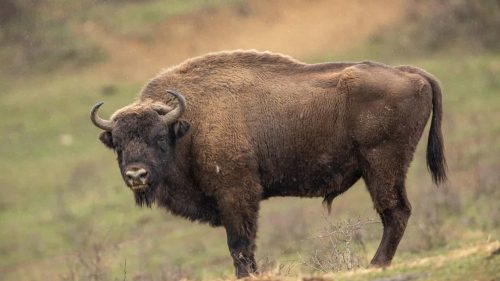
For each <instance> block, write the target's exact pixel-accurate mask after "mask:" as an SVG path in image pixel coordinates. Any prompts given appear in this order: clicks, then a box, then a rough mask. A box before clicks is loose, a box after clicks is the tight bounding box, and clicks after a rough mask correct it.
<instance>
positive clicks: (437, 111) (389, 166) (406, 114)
mask: <svg viewBox="0 0 500 281" xmlns="http://www.w3.org/2000/svg"><path fill="white" fill-rule="evenodd" d="M101 105H102V103H98V104H96V105H95V106H94V107H93V108H92V111H91V120H92V122H93V123H94V124H95V125H96V126H97V127H99V128H100V129H102V130H104V131H103V132H102V133H101V134H100V136H99V139H100V140H101V141H102V142H103V143H104V145H106V146H107V147H109V148H111V149H114V150H115V151H116V154H117V156H118V165H119V166H120V170H121V174H122V176H123V179H124V181H125V183H126V184H127V185H128V186H129V187H130V189H132V191H133V193H134V196H135V201H136V203H137V204H138V205H139V206H143V205H146V206H151V205H152V204H153V203H156V204H158V205H159V206H160V207H164V208H165V209H167V210H169V211H170V212H172V213H173V214H175V215H179V216H182V217H185V218H187V219H189V220H193V221H200V222H206V223H208V224H210V225H212V226H224V227H225V229H226V232H227V242H228V246H229V251H230V253H231V256H232V258H233V260H234V266H235V268H236V275H237V276H238V277H242V276H247V275H248V274H249V273H252V272H255V271H256V264H255V259H254V251H255V237H256V232H257V217H258V211H259V202H260V201H261V200H264V199H267V198H269V197H273V196H299V197H323V198H324V202H325V203H326V205H327V206H328V207H329V206H330V204H331V202H332V200H333V199H334V198H335V197H336V196H338V195H339V194H341V193H343V192H345V191H346V190H347V189H349V187H351V186H352V185H353V184H354V183H355V182H356V181H358V180H359V179H360V178H363V180H364V182H365V183H366V186H367V188H368V191H369V192H370V195H371V198H372V200H373V203H374V206H375V209H376V210H377V212H378V213H379V215H380V217H381V219H382V223H383V226H384V231H383V236H382V241H381V243H380V246H379V248H378V250H377V252H376V254H375V256H374V257H373V259H372V261H371V264H372V265H375V266H387V265H389V264H390V262H391V260H392V258H393V256H394V254H395V252H396V248H397V246H398V244H399V241H400V240H401V237H402V236H403V233H404V230H405V227H406V223H407V221H408V218H409V217H410V213H411V206H410V202H409V201H408V198H407V196H406V191H405V175H406V172H407V170H408V166H409V164H410V162H411V160H412V157H413V153H414V151H415V147H416V146H417V143H418V141H419V139H420V137H421V135H422V132H423V130H424V127H425V124H426V122H427V119H428V118H429V115H430V113H431V111H432V121H431V126H430V133H429V139H428V144H427V164H428V167H429V169H430V171H431V173H432V177H433V180H434V182H436V183H437V184H439V183H441V182H443V181H445V180H446V174H445V166H446V165H445V157H444V150H443V137H442V134H441V116H442V110H441V90H440V87H439V84H438V82H437V80H436V78H434V77H433V76H432V75H431V74H429V73H427V72H425V71H424V70H421V69H419V68H415V67H411V66H398V67H391V66H387V65H384V64H380V63H374V62H361V63H322V64H305V63H301V62H299V61H296V60H294V59H292V58H289V57H286V56H283V55H279V54H272V53H268V52H264V53H261V52H255V51H234V52H221V53H214V54H208V55H205V56H202V57H197V58H194V59H190V60H187V61H186V62H184V63H182V64H180V65H177V66H175V67H172V68H170V69H167V70H165V71H163V72H162V73H161V74H159V75H158V76H157V77H155V78H153V79H152V80H151V81H149V83H147V84H146V86H145V87H144V88H143V89H142V91H141V94H140V95H139V98H138V100H137V101H135V102H134V103H132V104H130V105H128V106H126V107H124V108H121V109H119V110H118V111H116V112H115V113H114V114H113V115H112V116H111V118H110V119H109V120H104V119H102V118H100V117H99V116H98V115H97V111H98V109H99V107H100V106H101Z"/></svg>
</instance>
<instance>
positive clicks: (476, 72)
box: [0, 1, 500, 280]
mask: <svg viewBox="0 0 500 281" xmlns="http://www.w3.org/2000/svg"><path fill="white" fill-rule="evenodd" d="M49 2H50V1H49ZM174 2H175V3H176V4H175V5H174V6H172V7H184V6H182V5H184V4H179V3H181V2H182V1H174ZM174 2H172V3H174ZM177 2H178V3H177ZM202 2H203V1H193V2H190V3H191V4H192V5H194V6H193V7H199V4H200V3H202ZM219 2H220V3H219ZM222 2H223V1H218V2H217V3H218V4H217V5H222V4H224V3H222ZM111 3H112V2H111ZM111 3H107V4H103V5H104V6H103V10H97V9H96V10H92V9H89V10H88V11H86V12H85V13H83V14H84V15H85V17H94V19H95V20H94V21H95V22H96V25H97V26H98V27H99V28H97V29H101V28H102V30H109V32H110V34H114V35H113V36H114V37H115V38H122V39H116V40H124V39H123V38H124V37H125V38H131V37H132V38H134V37H135V36H139V39H138V40H146V41H147V40H149V39H147V38H148V36H150V35H151V33H150V32H148V31H147V30H149V29H154V26H157V25H161V24H162V23H163V22H165V21H167V22H168V15H170V13H174V12H173V11H177V12H176V13H175V15H177V16H178V17H182V16H183V15H186V17H187V18H190V19H192V18H196V17H195V15H196V13H197V12H196V9H194V10H193V9H191V8H189V9H188V8H175V9H174V8H172V10H170V8H169V9H168V12H167V11H165V10H164V9H166V8H165V7H163V6H161V7H160V6H158V5H160V4H159V2H158V1H146V2H145V3H147V4H144V5H143V6H142V4H140V2H134V1H131V2H130V3H127V4H126V5H124V7H123V8H120V9H117V10H116V11H115V12H113V7H116V6H112V4H111ZM203 3H204V2H203ZM106 5H108V6H106ZM172 5H173V4H172ZM178 5H180V6H178ZM168 7H170V6H168ZM214 7H215V6H214ZM221 7H222V8H221V9H226V6H224V5H223V6H221ZM243 7H244V6H243ZM162 9H163V10H162ZM238 9H242V8H241V7H238ZM104 11H107V12H104ZM255 11H259V10H258V9H257V8H255ZM293 11H295V10H293ZM293 11H292V12H293ZM75 13H76V12H75ZM106 13H110V14H112V15H113V17H112V18H107V17H106V16H105V14H106ZM141 13H144V17H141V16H139V15H140V14H141ZM193 13H194V14H193ZM129 14H132V15H133V16H129ZM215 14H217V13H216V12H215ZM225 15H226V14H224V13H222V16H225ZM351 16H352V15H351ZM131 17H132V18H131ZM124 18H126V19H127V20H123V19H124ZM129 18H131V19H130V21H129V20H128V19H129ZM396 18H397V17H396ZM145 19H147V21H146V22H144V20H145ZM179 21H180V22H181V23H182V24H185V22H183V21H182V20H179ZM132 23H133V24H132ZM172 24H173V23H172ZM76 26H79V25H78V24H77V25H76ZM241 32H244V31H241ZM252 32H253V31H252ZM92 34H93V36H97V37H98V36H101V35H100V33H92ZM144 34H147V35H144ZM148 34H149V35H148ZM145 38H146V39H145ZM111 40H115V39H111ZM128 40H132V41H133V42H135V40H137V39H136V38H135V39H126V40H125V41H120V42H129V43H130V42H131V41H128ZM162 40H163V39H162ZM160 41H161V40H160ZM106 42H107V43H106ZM113 42H115V41H113ZM113 42H112V43H113ZM155 42H156V43H155ZM108 43H110V41H105V42H104V43H103V46H102V48H104V49H105V50H107V52H109V49H106V48H107V47H109V46H115V45H113V44H110V45H107V44H108ZM115 43H116V42H115ZM130 44H131V45H130V46H135V45H133V44H132V43H130ZM148 44H151V45H155V44H157V41H156V39H155V40H153V41H151V42H149V43H148ZM384 44H386V43H380V42H379V41H377V44H370V41H365V43H364V44H361V45H359V46H358V47H357V48H355V49H354V50H343V51H338V52H335V54H333V55H332V54H331V53H324V52H323V51H318V52H311V53H308V54H307V55H302V56H301V57H300V59H303V60H305V61H309V62H316V61H325V60H353V61H357V60H364V59H367V58H369V59H372V60H380V61H384V62H389V63H391V64H411V65H415V66H420V67H423V68H425V69H426V70H428V71H429V72H431V73H433V74H435V75H436V76H437V77H438V78H439V79H440V81H441V84H442V87H443V95H444V129H443V131H444V135H445V143H446V149H447V157H448V165H449V174H450V181H449V183H448V185H447V186H445V187H442V188H439V189H438V188H436V187H434V186H433V185H432V184H431V181H430V176H429V175H428V172H427V170H426V166H425V162H424V159H425V158H424V155H425V144H426V141H424V139H423V140H422V141H421V143H420V145H419V148H418V151H417V153H416V156H415V161H414V163H413V165H412V167H411V170H410V174H409V175H408V189H409V197H410V200H411V202H412V204H413V216H412V218H411V219H410V222H409V226H408V229H407V233H406V235H405V237H404V238H403V241H402V243H401V246H400V248H399V250H398V254H397V255H396V259H395V261H394V264H395V266H394V267H391V269H389V270H387V271H380V270H378V271H377V270H373V271H363V270H358V271H356V273H353V275H350V274H351V273H349V272H347V273H346V272H345V271H346V269H356V268H358V267H361V268H363V267H364V266H366V265H367V263H368V261H369V258H371V256H372V255H373V253H374V251H375V249H376V246H377V243H378V241H379V239H380V236H381V225H380V223H378V218H377V216H376V214H375V212H374V210H373V208H372V204H371V201H370V199H369V196H368V193H367V192H366V190H365V188H364V186H363V184H362V183H358V184H357V185H356V186H355V187H353V188H352V189H351V190H350V191H349V192H347V194H345V195H343V196H341V197H340V198H338V199H336V200H335V201H334V202H333V206H332V207H333V208H332V215H330V216H327V215H326V213H325V211H324V210H323V209H322V207H321V199H319V198H318V199H314V200H313V199H302V200H300V199H293V198H287V199H271V200H268V201H265V202H263V203H262V213H261V216H260V225H261V227H260V232H259V240H258V245H259V249H258V253H257V255H258V257H259V259H260V263H261V267H262V268H268V269H272V271H274V272H276V271H277V270H278V269H279V270H278V271H279V275H291V276H296V275H297V274H302V275H308V274H316V275H318V274H319V275H324V274H325V272H323V271H324V270H323V269H321V268H320V269H319V270H318V268H317V267H315V265H317V264H318V263H317V261H320V262H321V261H332V259H331V257H329V256H328V253H327V252H328V251H327V252H324V251H321V250H324V249H326V250H338V251H339V253H341V254H347V253H348V254H349V257H351V258H352V259H350V261H349V262H346V261H345V260H343V261H338V260H336V261H335V262H332V263H331V266H330V269H331V270H332V271H335V270H338V269H341V270H342V271H344V273H341V274H340V275H338V276H340V277H338V278H340V279H341V280H344V279H345V280H373V279H377V278H384V277H393V276H396V275H403V276H406V275H408V274H416V275H415V276H417V277H415V278H414V279H418V280H471V279H477V280H494V279H495V278H499V276H498V271H497V270H495V269H496V268H498V267H499V265H500V264H499V257H498V255H492V254H491V253H492V252H493V251H495V250H498V248H499V247H500V246H499V245H498V241H499V239H500V208H499V206H498V200H499V199H500V189H499V188H498V184H499V183H500V176H499V173H498V171H499V170H500V156H499V155H500V139H499V136H500V122H499V121H498V120H500V95H499V93H500V54H499V53H498V52H496V51H481V52H476V51H469V50H454V51H453V52H451V53H447V52H445V51H438V52H433V53H431V54H429V53H426V54H425V55H422V54H418V55H412V56H404V55H398V56H393V55H390V54H387V52H384V51H383V49H384ZM126 46H128V45H125V44H124V45H123V48H124V49H126V48H127V47H126ZM155 46H157V45H155ZM228 46H231V45H230V44H229V45H228ZM157 48H159V47H158V46H157ZM296 48H297V52H300V51H299V49H300V46H297V47H296ZM131 50H135V49H133V48H132V47H131ZM124 51H125V50H124ZM131 53H132V54H133V52H131ZM118 59H119V57H118ZM129 59H130V60H139V61H141V60H140V59H141V57H140V56H139V55H137V56H131V57H130V58H129ZM131 63H136V62H131ZM123 64H126V62H118V61H117V57H116V56H114V55H111V56H109V57H108V58H107V61H106V62H104V63H101V64H94V65H87V66H85V67H71V68H64V70H55V71H48V72H43V73H41V72H34V73H26V74H24V75H22V76H21V75H18V74H16V73H10V74H6V75H2V76H1V77H0V101H1V102H0V112H1V118H0V155H1V160H0V171H2V172H1V173H0V191H1V192H2V196H1V197H0V237H1V239H0V253H1V255H0V275H2V276H3V279H4V280H54V279H56V280H57V279H61V280H91V279H92V278H93V279H92V280H115V279H120V280H122V279H126V280H175V279H179V278H180V277H182V276H187V277H189V278H191V279H205V280H210V279H212V278H227V277H230V276H232V271H233V269H232V265H231V264H232V262H231V260H230V258H229V255H228V253H227V252H228V251H227V249H226V241H225V233H224V231H223V229H212V228H209V227H208V226H205V225H198V224H193V223H190V222H187V221H183V220H181V219H178V218H174V217H173V216H171V215H169V214H166V213H165V212H164V211H162V210H158V209H156V208H153V209H139V208H137V207H135V204H134V203H133V197H132V194H131V193H130V191H129V190H128V189H127V188H126V187H125V186H124V185H123V183H122V180H121V178H120V175H119V172H118V168H117V165H116V162H115V160H114V155H113V152H111V151H109V150H107V149H105V148H104V147H103V146H102V145H101V144H100V143H99V142H98V140H97V134H98V133H99V131H98V130H97V129H96V128H95V127H93V126H92V125H91V123H90V122H89V109H90V107H91V106H92V105H93V104H94V103H95V102H96V101H98V100H104V101H105V105H104V106H103V109H102V114H103V116H106V115H109V114H111V113H112V112H113V111H114V110H115V109H117V108H119V107H121V106H124V105H126V104H128V103H130V102H131V101H132V100H133V99H134V97H135V96H136V95H137V93H138V91H139V90H140V88H141V87H142V85H143V84H144V83H145V81H146V80H145V79H144V78H143V77H150V76H153V75H154V72H152V70H151V67H150V66H149V67H148V66H145V69H148V71H150V72H151V73H141V74H140V75H135V73H136V72H138V70H137V69H134V70H131V72H127V71H128V70H123V69H121V68H118V67H117V66H116V65H123ZM143 72H145V71H143ZM424 138H426V136H424ZM332 227H333V229H335V230H336V231H337V232H336V233H344V234H346V235H347V237H349V239H350V240H349V241H350V242H349V243H348V244H346V243H345V242H342V241H340V240H335V239H338V238H339V237H337V236H335V237H333V238H332V237H331V236H327V239H324V238H325V237H324V236H325V233H329V232H328V230H332ZM332 239H333V241H337V242H338V243H336V244H335V245H337V246H335V247H338V248H335V249H333V248H332V247H333V245H332V244H331V243H330V242H331V241H332ZM464 251H465V252H466V254H463V252H464ZM330 252H331V251H330ZM460 253H462V254H460ZM424 257H430V258H427V259H425V258H424ZM315 258H316V260H317V261H315ZM329 258H330V259H329ZM325 268H327V267H325ZM327 269H328V268H327ZM326 274H327V275H326V276H325V278H327V279H328V278H335V279H336V278H337V275H331V274H330V275H328V273H326ZM92 276H94V277H92ZM272 276H276V273H273V274H272ZM450 276H451V277H450ZM270 278H271V277H270ZM272 278H277V277H272ZM272 278H271V279H272ZM284 278H287V277H284ZM290 278H291V279H292V280H293V279H294V278H295V277H290ZM271 279H270V280H271ZM272 280H275V279H272ZM381 280H384V279H381ZM387 280H390V279H387ZM405 280H410V279H405Z"/></svg>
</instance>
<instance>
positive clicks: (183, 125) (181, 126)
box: [172, 120, 191, 139]
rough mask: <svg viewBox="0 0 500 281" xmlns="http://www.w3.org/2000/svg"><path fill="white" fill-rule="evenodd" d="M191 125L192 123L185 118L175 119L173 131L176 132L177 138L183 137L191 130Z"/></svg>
mask: <svg viewBox="0 0 500 281" xmlns="http://www.w3.org/2000/svg"><path fill="white" fill-rule="evenodd" d="M190 127H191V125H190V124H189V122H188V121H184V120H179V121H175V122H174V123H173V124H172V132H173V133H174V135H175V138H176V139H178V138H182V137H183V136H184V135H186V133H187V132H188V131H189V128H190Z"/></svg>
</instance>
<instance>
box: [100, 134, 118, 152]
mask: <svg viewBox="0 0 500 281" xmlns="http://www.w3.org/2000/svg"><path fill="white" fill-rule="evenodd" d="M99 140H100V141H101V142H102V143H103V144H104V145H105V146H106V147H108V148H111V149H114V148H115V147H114V146H113V137H112V136H111V133H110V132H106V131H104V132H102V133H101V134H100V135H99Z"/></svg>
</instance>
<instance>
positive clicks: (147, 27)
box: [84, 0, 241, 40]
mask: <svg viewBox="0 0 500 281" xmlns="http://www.w3.org/2000/svg"><path fill="white" fill-rule="evenodd" d="M240 1H241V0H209V1H207V0H189V1H183V0H168V1H161V0H154V1H146V2H143V1H137V2H134V1H129V2H125V3H119V6H118V7H117V3H114V2H108V3H103V4H101V5H99V6H96V7H90V9H89V12H88V13H86V14H85V16H84V17H85V18H86V19H88V20H95V21H97V22H98V23H100V24H102V25H103V26H104V27H105V28H106V29H107V31H109V32H112V33H113V34H115V35H122V36H129V37H135V38H138V39H143V40H151V39H153V36H154V35H153V32H152V30H153V28H154V27H155V26H156V25H157V24H159V23H161V22H164V21H165V20H167V19H168V18H170V17H173V16H176V15H179V14H186V13H190V12H195V11H198V10H201V9H207V8H211V7H214V6H219V5H227V4H233V3H237V2H240ZM109 15H113V16H109Z"/></svg>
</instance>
